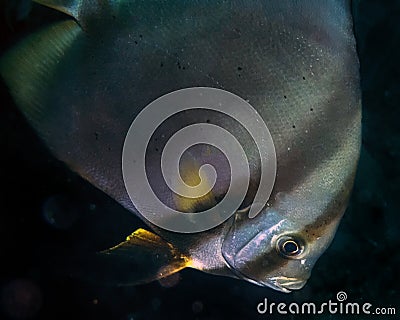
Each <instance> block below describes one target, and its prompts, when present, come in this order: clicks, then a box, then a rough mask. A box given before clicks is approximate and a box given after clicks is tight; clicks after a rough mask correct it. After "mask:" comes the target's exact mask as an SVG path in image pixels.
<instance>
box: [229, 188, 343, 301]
mask: <svg viewBox="0 0 400 320" xmlns="http://www.w3.org/2000/svg"><path fill="white" fill-rule="evenodd" d="M305 198H306V199H307V200H306V201H305ZM340 198H342V199H345V198H346V195H344V194H341V196H340V197H339V198H335V199H330V198H329V197H324V196H322V195H321V194H319V195H314V196H313V194H311V193H310V194H305V193H302V192H299V191H295V192H292V193H284V192H278V193H277V194H276V195H275V197H274V199H273V200H272V201H271V204H269V205H268V206H267V207H266V208H265V209H264V210H263V211H262V212H261V213H260V214H259V215H258V216H257V217H256V218H254V219H250V218H248V217H247V216H246V213H244V212H240V213H237V214H236V216H235V217H234V218H233V223H232V225H231V227H230V229H229V231H228V232H227V234H226V235H225V238H224V242H223V245H222V255H223V257H224V259H225V262H226V264H227V265H228V267H229V268H230V269H231V270H232V271H233V273H234V274H235V275H236V276H237V277H238V278H240V279H243V280H246V281H248V282H251V283H254V284H257V285H260V286H266V287H271V288H273V289H275V290H278V291H282V292H286V293H288V292H291V291H292V290H298V289H301V288H302V287H304V285H305V284H306V282H307V280H308V279H309V278H310V275H311V271H312V269H313V267H314V265H315V263H316V262H317V260H318V258H319V257H320V256H321V255H322V254H323V253H324V251H325V250H326V249H327V248H328V246H329V245H330V243H331V241H332V239H333V238H334V236H335V233H336V229H337V227H338V224H339V222H340V218H341V216H342V214H343V212H344V210H345V202H346V200H342V201H340Z"/></svg>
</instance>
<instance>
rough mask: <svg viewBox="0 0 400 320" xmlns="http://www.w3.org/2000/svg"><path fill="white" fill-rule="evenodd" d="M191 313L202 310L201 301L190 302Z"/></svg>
mask: <svg viewBox="0 0 400 320" xmlns="http://www.w3.org/2000/svg"><path fill="white" fill-rule="evenodd" d="M192 310H193V313H200V312H202V311H203V302H201V301H199V300H196V301H195V302H193V304H192Z"/></svg>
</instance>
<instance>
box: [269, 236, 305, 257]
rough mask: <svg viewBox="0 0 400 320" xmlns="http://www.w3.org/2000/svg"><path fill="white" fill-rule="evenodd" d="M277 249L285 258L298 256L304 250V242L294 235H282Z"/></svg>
mask: <svg viewBox="0 0 400 320" xmlns="http://www.w3.org/2000/svg"><path fill="white" fill-rule="evenodd" d="M276 247H277V251H278V252H279V253H280V254H281V255H283V256H284V257H285V258H297V257H298V256H299V255H301V254H302V253H303V252H304V244H303V242H302V241H301V240H300V239H298V238H296V237H293V236H286V235H285V236H282V237H280V238H279V239H278V241H277V243H276Z"/></svg>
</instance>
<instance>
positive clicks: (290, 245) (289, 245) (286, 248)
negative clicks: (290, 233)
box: [283, 241, 299, 254]
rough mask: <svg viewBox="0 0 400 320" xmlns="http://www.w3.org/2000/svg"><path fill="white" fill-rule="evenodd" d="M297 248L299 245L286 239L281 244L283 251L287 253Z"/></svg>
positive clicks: (293, 251) (291, 252)
mask: <svg viewBox="0 0 400 320" xmlns="http://www.w3.org/2000/svg"><path fill="white" fill-rule="evenodd" d="M298 250H299V246H298V245H297V243H296V242H294V241H286V242H285V243H284V244H283V251H284V252H285V253H287V254H294V253H296V252H297V251H298Z"/></svg>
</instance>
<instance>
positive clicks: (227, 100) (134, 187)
mask: <svg viewBox="0 0 400 320" xmlns="http://www.w3.org/2000/svg"><path fill="white" fill-rule="evenodd" d="M195 109H202V110H203V111H204V112H210V110H211V111H214V112H215V111H217V112H220V113H223V114H225V115H226V116H229V117H231V118H232V119H234V120H236V121H237V122H239V123H240V124H241V125H242V126H243V127H244V128H245V129H246V130H247V131H248V133H249V134H250V135H251V137H252V139H253V141H254V142H255V145H256V146H257V149H258V152H259V156H260V161H261V162H260V163H261V168H260V170H259V171H260V181H259V185H258V190H257V192H256V194H255V197H254V200H253V203H252V205H251V206H250V211H249V217H250V218H253V217H255V216H256V215H257V214H258V213H259V212H260V211H261V210H262V209H263V208H264V206H265V204H266V203H267V201H268V199H269V196H270V194H271V192H272V188H273V185H274V182H275V176H276V154H275V147H274V144H273V141H272V137H271V134H270V132H269V130H268V128H267V126H266V124H265V122H264V121H263V119H262V118H261V116H260V115H259V114H258V113H257V111H256V110H255V109H254V108H253V107H252V106H251V105H250V104H249V103H248V102H246V101H245V100H243V99H242V98H240V97H238V96H236V95H234V94H232V93H230V92H227V91H224V90H220V89H215V88H207V87H195V88H187V89H182V90H178V91H174V92H172V93H169V94H166V95H164V96H162V97H160V98H158V99H156V100H154V101H153V102H151V103H150V104H149V105H148V106H146V107H145V108H144V109H143V110H142V111H141V112H140V113H139V114H138V116H137V117H136V118H135V120H134V121H133V122H132V124H131V126H130V128H129V130H128V133H127V135H126V138H125V143H124V148H123V153H122V173H123V178H124V183H125V187H126V190H127V192H128V194H129V197H130V199H131V200H132V202H133V204H134V206H135V207H136V209H137V210H138V212H139V213H140V214H141V215H142V216H143V217H144V218H145V219H147V220H148V221H150V222H151V223H153V224H155V225H157V226H158V227H160V228H163V229H167V230H170V231H175V232H181V233H194V232H201V231H204V230H208V229H211V228H213V227H216V226H218V225H219V224H221V223H222V222H224V221H225V220H227V219H228V218H229V217H230V216H232V215H233V214H234V213H235V212H236V211H237V209H238V208H239V207H240V205H241V204H242V202H243V199H244V198H245V196H246V193H247V189H248V186H249V181H250V171H249V164H248V161H247V157H246V153H245V152H244V150H243V147H242V146H241V145H240V143H239V141H238V140H237V139H236V138H235V137H234V136H233V135H232V134H231V133H230V132H229V131H228V130H226V129H224V128H222V127H220V126H218V125H215V124H211V123H195V124H191V125H188V126H186V127H184V128H182V129H180V130H179V131H177V132H176V133H175V134H173V135H172V136H171V137H170V139H169V140H168V141H167V143H166V144H165V145H164V148H163V150H162V154H161V172H162V176H163V179H164V182H165V183H166V184H167V186H168V187H169V189H170V190H171V191H172V192H174V193H175V194H178V195H180V196H182V197H186V198H191V199H194V198H199V197H202V196H204V195H206V194H207V193H209V192H210V191H211V190H212V188H213V187H214V185H215V182H216V180H217V176H218V173H217V172H216V170H215V168H214V167H213V166H212V165H211V164H203V165H202V166H201V167H200V169H199V172H198V176H199V177H200V183H199V184H198V185H196V186H190V185H188V184H186V183H185V181H184V180H183V179H182V177H181V175H180V171H179V164H180V159H181V157H182V156H183V154H184V153H185V151H186V150H187V149H188V148H190V147H191V146H194V145H197V144H206V145H211V146H213V147H215V148H217V149H219V150H220V151H221V152H222V153H223V154H224V155H225V157H226V159H227V160H228V161H229V165H230V173H231V179H230V181H231V182H230V185H229V188H228V191H227V192H226V194H225V195H224V197H223V199H222V200H221V201H220V202H219V203H217V204H216V205H215V206H214V207H212V208H210V209H208V210H205V211H202V212H196V213H192V212H189V213H188V212H180V211H177V210H175V209H173V208H170V207H169V206H167V205H166V204H165V203H163V202H162V201H161V200H160V198H159V197H158V196H157V195H156V194H155V192H154V191H153V189H152V187H151V185H150V183H149V181H148V179H147V174H146V161H145V160H146V152H147V146H148V144H149V141H150V139H151V137H152V135H153V133H154V132H155V131H156V130H157V128H159V127H160V125H162V123H163V122H164V121H165V120H166V119H168V118H170V117H172V116H174V115H176V114H177V113H179V112H182V111H187V110H195ZM239 174H240V176H239ZM244 176H245V177H246V178H247V182H244V180H243V177H244Z"/></svg>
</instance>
